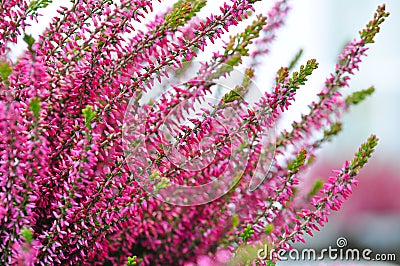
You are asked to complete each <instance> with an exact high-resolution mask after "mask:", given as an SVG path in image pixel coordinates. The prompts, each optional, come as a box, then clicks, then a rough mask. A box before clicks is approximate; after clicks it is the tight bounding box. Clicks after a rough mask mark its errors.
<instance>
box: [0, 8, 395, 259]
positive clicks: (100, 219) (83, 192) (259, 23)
mask: <svg viewBox="0 0 400 266" xmlns="http://www.w3.org/2000/svg"><path fill="white" fill-rule="evenodd" d="M51 2H52V1H51V0H31V1H26V0H9V1H1V4H0V17H1V19H0V74H1V76H0V81H1V82H0V264H1V265H60V264H61V265H78V264H79V265H80V264H84V265H135V264H139V263H142V264H144V265H195V264H198V265H225V264H232V265H236V264H245V263H250V264H251V263H256V262H255V261H257V258H256V257H254V252H253V251H254V249H256V248H257V247H258V246H259V245H260V244H262V245H264V244H265V243H267V244H268V245H269V246H271V247H273V248H275V249H279V248H283V249H290V245H291V243H293V242H296V241H304V239H303V235H304V234H306V233H308V234H310V235H312V231H313V230H319V226H323V224H324V223H325V222H327V219H328V218H327V217H328V215H329V214H330V212H331V211H333V210H335V211H336V210H338V209H339V208H340V206H341V204H342V202H343V199H346V198H347V197H348V196H349V194H350V193H351V191H352V187H353V186H354V185H357V182H358V181H357V179H356V176H357V173H358V171H359V170H360V169H361V168H362V167H363V166H364V165H365V163H366V162H367V160H368V158H369V157H370V156H371V154H372V152H373V150H374V148H375V146H376V145H377V138H376V137H375V136H374V135H372V136H371V137H370V138H369V139H368V140H367V141H366V142H365V143H364V144H362V146H361V148H360V149H359V151H358V152H357V153H356V156H355V157H354V158H353V159H352V160H351V161H349V162H346V163H345V164H344V165H343V167H342V168H341V169H340V170H335V171H334V175H333V176H332V177H329V179H328V180H327V182H326V183H325V184H323V183H321V182H317V183H316V184H315V186H314V187H313V188H312V190H311V191H310V192H309V193H297V192H298V186H299V183H300V181H299V174H300V173H301V171H303V170H304V169H306V168H307V167H308V166H310V165H311V163H312V161H313V159H314V157H315V151H316V150H317V149H318V148H319V147H320V146H321V145H322V144H323V143H324V142H326V141H329V140H330V139H331V138H332V137H333V136H335V135H336V134H338V133H339V132H340V130H341V122H340V119H341V116H342V114H343V113H344V112H345V111H347V110H348V109H349V108H350V107H351V106H352V105H354V104H358V103H359V102H361V101H362V100H363V99H364V98H365V97H366V96H367V95H370V94H371V93H372V92H373V88H370V89H367V90H363V91H359V92H356V93H354V94H352V95H350V96H348V97H347V98H346V97H344V96H342V94H341V93H340V89H341V88H343V87H347V86H348V80H349V79H350V76H351V75H352V74H353V72H354V70H356V69H358V68H359V63H360V62H361V60H362V57H363V56H365V54H366V51H367V49H368V48H367V45H368V44H370V43H373V42H374V36H375V35H376V34H377V33H378V32H379V29H380V24H381V23H382V22H383V21H384V20H385V17H387V16H388V15H389V14H388V13H387V12H386V11H385V6H381V7H378V9H377V11H376V13H375V16H374V19H373V20H372V21H370V22H369V23H368V24H367V26H366V28H365V29H364V30H362V31H360V36H359V38H357V39H354V41H352V42H351V43H349V44H348V45H347V46H346V47H345V48H344V50H343V52H342V54H341V55H340V56H339V59H340V61H339V63H338V64H337V66H336V69H335V71H334V72H333V73H332V74H331V75H330V76H329V77H328V78H327V79H326V82H325V84H324V86H323V89H322V90H321V92H320V93H319V95H318V96H319V100H318V101H316V102H313V103H312V104H311V105H310V112H309V113H308V114H304V115H302V117H301V120H300V121H297V122H293V124H292V128H291V130H284V131H283V132H280V133H279V134H274V133H271V132H274V128H275V125H276V123H277V122H278V121H279V119H280V117H281V115H282V113H283V112H285V111H286V110H287V109H288V108H289V106H290V105H291V104H292V102H293V101H294V99H295V96H296V94H297V91H298V89H300V87H301V86H303V85H305V83H306V81H307V79H308V77H309V76H310V75H311V74H312V72H313V70H315V69H316V68H317V67H318V63H317V62H316V60H314V59H311V60H308V61H307V62H306V64H304V65H302V66H301V67H300V68H299V70H297V71H293V69H294V67H295V66H296V65H297V61H299V59H300V56H301V53H299V54H298V55H296V57H295V59H294V60H293V62H291V64H290V65H289V66H288V67H283V68H281V69H279V70H278V71H277V75H276V82H275V84H274V86H273V87H272V89H271V90H268V88H263V89H265V90H267V92H266V93H264V94H263V95H260V97H259V98H257V100H256V101H255V102H254V104H250V101H249V97H248V96H251V95H252V93H253V92H254V91H255V90H256V89H255V85H254V82H252V80H253V79H254V78H255V75H256V70H257V69H256V67H257V66H258V65H259V64H261V62H262V56H264V55H265V54H267V53H268V52H269V47H270V44H271V43H272V41H273V40H274V38H275V36H276V32H277V30H278V29H279V28H280V27H281V26H282V25H283V23H284V21H285V18H286V16H287V14H288V11H289V7H288V3H287V1H285V0H277V1H276V3H275V4H274V5H273V7H272V9H271V10H269V11H268V10H263V11H266V12H265V15H263V14H262V13H263V12H261V14H257V12H258V11H257V12H256V10H255V8H254V5H256V4H260V6H262V2H261V1H257V0H231V1H229V2H226V3H224V4H223V5H222V6H221V7H220V9H219V10H217V11H216V12H215V13H214V14H209V15H208V16H207V17H206V18H204V17H202V16H200V15H199V12H200V11H201V10H202V8H203V7H204V6H206V1H205V0H187V1H184V0H178V1H177V2H176V3H175V4H174V5H173V6H171V7H170V8H168V9H167V10H164V11H163V12H161V13H156V14H155V12H154V11H153V7H154V5H155V3H153V2H154V1H150V0H120V1H112V0H71V1H70V3H69V6H68V7H60V8H59V9H58V15H57V16H56V17H54V18H53V19H52V21H51V23H50V25H49V26H48V27H47V28H46V29H45V31H44V32H43V33H42V35H41V36H39V38H38V39H37V40H35V39H34V38H33V37H32V36H30V35H29V34H27V33H26V31H27V30H28V29H29V26H30V23H36V22H35V21H38V19H39V18H40V14H39V12H41V11H42V10H45V8H46V7H47V6H48V5H49V4H50V3H51ZM160 2H161V1H160ZM256 2H261V3H256ZM247 20H252V22H250V23H247V27H246V28H245V29H244V30H243V32H241V33H238V34H237V35H233V36H231V37H230V38H229V40H228V41H226V42H225V43H224V46H223V49H222V50H221V51H214V54H213V56H212V57H211V58H210V59H209V60H208V61H205V62H202V63H201V64H200V67H199V69H197V71H196V72H195V74H193V73H192V72H193V71H192V72H191V69H193V68H194V66H195V65H196V64H195V59H196V57H197V58H199V57H200V56H199V55H201V53H202V51H204V50H205V49H208V47H209V46H212V44H214V42H215V41H216V40H219V39H221V38H224V36H225V35H226V34H227V33H228V32H229V31H231V30H232V29H234V28H235V27H236V26H237V25H239V24H240V23H246V21H247ZM143 21H146V23H144V22H143ZM143 24H145V25H143ZM21 41H24V42H25V43H26V45H27V49H26V50H25V51H24V52H23V54H22V55H21V56H20V57H19V58H18V60H16V61H15V62H13V61H12V59H11V58H10V51H11V47H12V45H13V43H17V42H21ZM239 65H244V66H246V65H247V69H246V71H245V72H244V74H243V75H242V76H241V78H240V79H239V80H235V78H234V76H235V75H234V73H235V71H234V68H235V67H236V66H239ZM182 77H185V79H184V82H182ZM221 79H232V80H235V84H234V86H233V87H232V88H230V89H229V90H228V91H227V92H224V93H222V94H221V93H220V87H219V82H220V80H221ZM157 80H158V81H157ZM165 80H170V81H172V83H171V86H170V87H171V88H169V90H168V91H167V92H166V93H162V94H161V95H160V96H159V98H158V99H157V100H156V101H154V100H151V101H149V102H145V101H144V98H145V95H148V94H157V92H156V90H155V89H154V88H155V87H156V86H157V84H158V83H159V82H161V84H162V85H163V84H164V83H163V82H164V81H165ZM218 92H219V93H220V97H217V99H218V100H217V101H216V102H214V103H212V104H210V105H207V104H206V103H207V102H208V100H207V97H209V96H210V95H214V96H215V95H217V94H218ZM198 103H200V105H201V106H202V107H201V108H200V109H198V108H197V107H196V106H197V105H196V104H198ZM205 106H207V107H208V108H205ZM193 110H194V111H193ZM199 110H200V111H201V112H196V114H193V112H195V111H199ZM191 112H192V113H191ZM188 114H189V115H188ZM185 121H189V122H190V123H187V122H185ZM164 127H167V129H168V130H169V133H168V134H167V133H165V132H164V131H165V129H164ZM271 136H272V137H271ZM200 146H201V149H199V147H200ZM210 184H211V186H210ZM182 192H185V193H186V194H185V193H182ZM304 195H306V196H304ZM165 201H166V202H167V203H166V202H165ZM171 203H172V204H171ZM200 203H201V204H200ZM275 259H276V258H275V257H274V256H273V257H269V258H268V260H267V261H259V262H258V263H260V264H266V263H268V264H270V263H272V262H274V261H275Z"/></svg>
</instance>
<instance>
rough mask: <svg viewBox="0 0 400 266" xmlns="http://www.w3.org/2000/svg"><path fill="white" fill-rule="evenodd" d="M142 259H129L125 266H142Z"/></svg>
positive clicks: (134, 257)
mask: <svg viewBox="0 0 400 266" xmlns="http://www.w3.org/2000/svg"><path fill="white" fill-rule="evenodd" d="M140 262H141V259H138V258H137V257H136V256H133V257H128V262H127V263H126V264H125V266H133V265H140Z"/></svg>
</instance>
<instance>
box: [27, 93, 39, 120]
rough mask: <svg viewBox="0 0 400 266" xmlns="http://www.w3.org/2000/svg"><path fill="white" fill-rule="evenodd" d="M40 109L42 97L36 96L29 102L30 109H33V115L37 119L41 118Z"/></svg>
mask: <svg viewBox="0 0 400 266" xmlns="http://www.w3.org/2000/svg"><path fill="white" fill-rule="evenodd" d="M40 109H41V105H40V99H39V98H38V97H34V98H33V99H32V100H31V102H30V103H29V110H31V111H32V113H33V116H34V117H35V118H36V121H38V120H39V112H40Z"/></svg>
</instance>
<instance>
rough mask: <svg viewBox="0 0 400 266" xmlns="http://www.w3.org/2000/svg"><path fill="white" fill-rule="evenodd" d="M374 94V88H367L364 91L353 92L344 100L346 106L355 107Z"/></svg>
mask: <svg viewBox="0 0 400 266" xmlns="http://www.w3.org/2000/svg"><path fill="white" fill-rule="evenodd" d="M374 92H375V88H374V87H369V88H368V89H366V90H361V91H356V92H353V93H352V94H351V95H349V96H347V98H346V106H350V105H357V104H359V103H360V102H362V101H364V100H365V99H366V98H367V96H370V95H372V94H373V93H374Z"/></svg>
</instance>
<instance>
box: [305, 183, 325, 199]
mask: <svg viewBox="0 0 400 266" xmlns="http://www.w3.org/2000/svg"><path fill="white" fill-rule="evenodd" d="M323 186H324V181H322V180H321V179H317V180H315V182H314V185H313V187H312V188H311V190H310V192H308V197H309V198H310V197H312V196H314V195H315V194H317V193H318V191H320V190H321V189H322V187H323Z"/></svg>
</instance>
